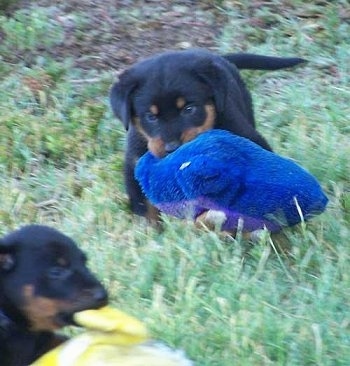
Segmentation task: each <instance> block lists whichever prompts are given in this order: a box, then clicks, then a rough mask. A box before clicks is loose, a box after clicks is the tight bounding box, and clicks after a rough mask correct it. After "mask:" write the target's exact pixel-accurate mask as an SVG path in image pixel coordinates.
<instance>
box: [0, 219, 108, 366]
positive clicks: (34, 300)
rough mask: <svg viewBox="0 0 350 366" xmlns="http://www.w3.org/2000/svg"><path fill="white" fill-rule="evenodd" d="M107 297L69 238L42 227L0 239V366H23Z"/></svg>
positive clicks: (31, 226) (45, 350)
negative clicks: (78, 316) (77, 316)
mask: <svg viewBox="0 0 350 366" xmlns="http://www.w3.org/2000/svg"><path fill="white" fill-rule="evenodd" d="M106 303H107V292H106V290H105V289H104V287H103V286H102V285H101V284H100V283H99V281H98V280H97V279H96V278H95V277H94V276H93V275H92V273H91V272H90V271H89V270H88V268H87V267H86V256H85V255H84V253H83V252H82V251H81V250H80V249H78V247H77V246H76V244H75V243H74V242H73V241H72V240H71V239H70V238H69V237H67V236H65V235H63V234H62V233H60V232H58V231H57V230H55V229H52V228H49V227H47V226H41V225H29V226H25V227H23V228H21V229H19V230H17V231H14V232H12V233H10V234H9V235H7V236H5V237H4V238H2V239H0V357H1V358H0V364H1V365H2V366H21V365H22V366H24V365H26V366H27V365H29V364H30V363H32V362H33V361H34V360H35V359H36V358H38V357H39V356H41V355H42V354H44V353H45V352H47V351H48V350H50V349H51V348H53V347H55V346H57V345H58V344H59V343H61V342H62V341H64V337H62V336H59V335H56V334H55V333H54V331H55V330H57V329H59V328H61V327H63V326H65V325H68V324H71V323H72V315H73V314H74V313H75V312H77V311H80V310H84V309H94V308H99V307H101V306H103V305H105V304H106Z"/></svg>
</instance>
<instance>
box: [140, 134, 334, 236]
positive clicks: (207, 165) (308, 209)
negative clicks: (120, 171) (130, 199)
mask: <svg viewBox="0 0 350 366" xmlns="http://www.w3.org/2000/svg"><path fill="white" fill-rule="evenodd" d="M135 176H136V179H137V180H138V181H139V183H140V185H141V187H142V190H143V192H144V194H145V195H146V197H147V198H148V199H149V200H150V202H151V203H152V204H153V205H155V206H156V207H157V208H158V209H160V211H162V212H164V213H166V214H168V215H172V216H176V217H179V218H191V219H193V220H197V219H198V218H200V217H201V216H203V215H209V216H210V213H212V212H215V213H216V217H217V216H218V215H217V213H219V216H220V217H221V230H223V231H229V232H234V231H237V229H240V230H242V231H243V232H253V231H256V230H261V229H267V230H269V231H270V232H272V233H275V232H279V231H280V230H282V229H283V228H284V227H287V226H293V225H296V224H298V223H300V222H301V221H304V220H305V221H306V220H309V219H311V218H312V217H313V216H315V215H318V214H320V213H322V212H323V211H324V210H325V208H326V205H327V202H328V199H327V197H326V195H325V194H324V193H323V191H322V188H321V187H320V184H319V183H318V181H317V180H316V179H315V178H314V177H313V176H312V175H311V174H310V173H309V172H307V171H306V170H305V169H303V168H302V167H301V166H299V165H298V164H296V163H294V162H293V161H292V160H290V159H287V158H284V157H281V156H279V155H277V154H275V153H273V152H270V151H267V150H265V149H263V148H261V147H260V146H258V145H257V144H255V143H253V142H251V141H250V140H248V139H246V138H243V137H240V136H236V135H233V134H232V133H230V132H227V131H224V130H210V131H207V132H204V133H202V134H200V135H199V136H198V137H196V138H195V139H194V140H192V141H190V142H188V143H186V144H184V145H182V146H180V147H179V148H178V149H177V150H175V151H174V152H172V153H170V154H168V155H167V156H166V157H164V158H158V157H155V156H154V155H152V154H151V153H150V152H147V153H146V154H145V155H143V156H142V157H141V158H140V160H139V161H138V164H137V167H136V171H135Z"/></svg>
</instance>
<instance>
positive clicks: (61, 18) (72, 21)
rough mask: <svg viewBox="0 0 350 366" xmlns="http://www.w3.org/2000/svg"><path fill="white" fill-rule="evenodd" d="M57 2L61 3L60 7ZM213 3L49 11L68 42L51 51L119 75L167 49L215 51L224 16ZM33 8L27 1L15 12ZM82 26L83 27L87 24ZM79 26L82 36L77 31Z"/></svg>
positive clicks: (83, 2) (77, 3) (81, 0)
mask: <svg viewBox="0 0 350 366" xmlns="http://www.w3.org/2000/svg"><path fill="white" fill-rule="evenodd" d="M57 3H58V2H57ZM211 3H213V2H210V1H191V0H188V1H186V0H185V1H158V0H150V1H127V0H121V1H115V0H114V1H113V0H107V1H90V0H72V1H61V2H59V3H58V4H55V5H52V2H51V1H47V0H41V1H37V2H36V4H37V5H38V6H41V7H49V8H50V12H51V14H52V16H53V17H54V18H55V19H56V20H57V21H58V22H59V23H61V24H62V25H63V26H64V28H65V38H64V41H63V42H62V43H61V44H60V45H58V46H55V47H54V48H52V49H51V50H50V53H51V55H54V56H55V58H57V59H64V58H68V57H69V58H74V62H75V66H77V67H81V68H87V69H88V68H92V69H101V68H103V69H106V68H112V69H114V70H119V69H123V68H125V67H127V66H128V65H130V64H132V63H134V62H135V61H136V60H138V59H140V58H142V57H144V56H148V55H151V54H154V53H156V52H160V51H164V50H167V49H174V48H176V49H183V48H189V47H203V48H207V49H215V38H216V37H217V36H218V34H219V32H220V26H219V25H220V24H221V23H223V21H224V17H225V15H224V13H223V12H222V11H220V10H219V9H218V8H217V7H216V6H215V5H213V4H211ZM28 5H31V6H32V5H33V4H32V2H29V1H23V2H19V3H17V4H16V7H12V8H11V9H10V10H11V11H13V10H15V9H18V8H21V7H22V8H23V6H28ZM82 23H83V24H82ZM78 25H79V31H78V32H77V31H76V28H77V26H78Z"/></svg>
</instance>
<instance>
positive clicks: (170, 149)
mask: <svg viewBox="0 0 350 366" xmlns="http://www.w3.org/2000/svg"><path fill="white" fill-rule="evenodd" d="M180 145H181V142H180V141H177V140H174V141H170V142H167V143H166V144H165V151H166V152H167V153H171V152H173V151H175V150H176V149H177V148H178V147H179V146H180Z"/></svg>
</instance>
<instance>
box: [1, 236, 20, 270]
mask: <svg viewBox="0 0 350 366" xmlns="http://www.w3.org/2000/svg"><path fill="white" fill-rule="evenodd" d="M15 252H16V246H15V245H7V244H5V243H4V242H3V241H2V240H0V273H2V272H8V271H10V270H12V269H13V268H14V266H15V264H16V260H15Z"/></svg>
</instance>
